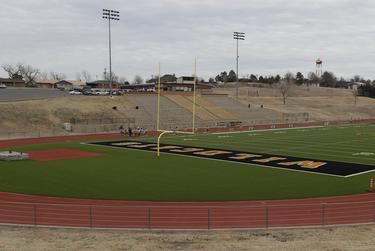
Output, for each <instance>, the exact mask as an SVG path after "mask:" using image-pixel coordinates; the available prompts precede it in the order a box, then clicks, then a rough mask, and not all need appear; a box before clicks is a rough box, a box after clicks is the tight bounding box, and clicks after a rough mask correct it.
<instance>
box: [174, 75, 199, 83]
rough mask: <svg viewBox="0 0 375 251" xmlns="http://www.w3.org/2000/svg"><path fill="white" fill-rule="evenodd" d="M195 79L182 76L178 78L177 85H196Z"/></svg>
mask: <svg viewBox="0 0 375 251" xmlns="http://www.w3.org/2000/svg"><path fill="white" fill-rule="evenodd" d="M194 79H195V78H194V77H187V76H182V77H179V78H177V80H176V83H177V84H194Z"/></svg>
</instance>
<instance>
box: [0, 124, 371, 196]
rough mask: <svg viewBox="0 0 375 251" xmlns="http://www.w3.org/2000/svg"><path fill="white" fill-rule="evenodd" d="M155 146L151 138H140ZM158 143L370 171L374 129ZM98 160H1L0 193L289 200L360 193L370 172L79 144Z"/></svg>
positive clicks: (77, 144) (53, 145) (47, 146)
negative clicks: (333, 172)
mask: <svg viewBox="0 0 375 251" xmlns="http://www.w3.org/2000/svg"><path fill="white" fill-rule="evenodd" d="M142 141H150V142H154V141H155V138H142ZM162 142H163V143H171V144H179V145H191V146H202V147H203V146H204V147H211V148H221V149H233V150H241V151H249V152H257V153H271V154H279V155H288V156H296V157H305V158H314V159H322V160H334V161H341V162H349V163H360V164H370V165H375V155H368V156H364V155H353V154H355V153H360V152H369V153H375V125H374V124H369V125H347V126H329V127H315V128H298V129H292V130H269V131H253V132H243V133H228V134H202V135H194V136H190V135H180V136H166V137H164V138H163V139H162ZM52 148H71V149H78V150H84V151H94V152H100V153H103V154H104V155H103V156H102V157H94V158H81V159H71V160H58V161H57V160H56V161H48V162H37V161H21V162H0V191H2V192H16V193H24V194H36V195H48V196H59V197H74V198H95V199H114V200H137V201H142V200H147V201H238V200H266V199H292V198H293V199H294V198H307V197H322V196H335V195H346V194H359V193H364V192H366V190H367V189H368V187H369V179H370V176H372V175H374V174H375V172H373V173H367V174H362V175H359V176H355V177H351V178H340V177H332V176H326V175H319V174H309V173H302V172H295V171H288V170H279V169H272V168H268V167H260V166H252V165H243V164H236V163H228V162H222V161H214V160H207V159H198V158H191V157H185V156H177V155H168V154H162V156H161V157H159V158H158V157H156V153H152V152H142V151H136V150H125V149H114V148H106V147H102V146H94V145H85V144H81V142H69V143H49V144H40V145H32V146H24V147H16V148H14V149H13V150H16V151H28V150H44V149H52Z"/></svg>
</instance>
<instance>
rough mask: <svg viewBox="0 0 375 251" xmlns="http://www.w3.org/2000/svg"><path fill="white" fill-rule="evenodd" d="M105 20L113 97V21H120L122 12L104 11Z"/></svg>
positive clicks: (110, 93)
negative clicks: (106, 20) (106, 23)
mask: <svg viewBox="0 0 375 251" xmlns="http://www.w3.org/2000/svg"><path fill="white" fill-rule="evenodd" d="M103 19H108V38H109V39H108V44H109V85H110V87H109V90H110V91H109V95H110V96H111V97H112V84H113V79H112V44H111V20H115V21H120V12H119V11H117V10H108V9H103Z"/></svg>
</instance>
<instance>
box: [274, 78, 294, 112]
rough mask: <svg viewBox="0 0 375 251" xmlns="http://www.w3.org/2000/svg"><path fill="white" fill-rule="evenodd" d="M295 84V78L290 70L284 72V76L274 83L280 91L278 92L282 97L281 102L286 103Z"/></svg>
mask: <svg viewBox="0 0 375 251" xmlns="http://www.w3.org/2000/svg"><path fill="white" fill-rule="evenodd" d="M294 85H295V78H294V75H293V74H292V73H290V72H288V73H286V74H285V76H284V78H283V79H282V80H281V81H280V83H278V84H276V88H277V89H278V90H279V91H280V94H281V96H282V98H283V104H284V105H285V104H286V100H287V98H288V97H289V96H290V94H291V90H292V89H293V86H294Z"/></svg>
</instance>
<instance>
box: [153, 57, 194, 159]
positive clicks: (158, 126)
mask: <svg viewBox="0 0 375 251" xmlns="http://www.w3.org/2000/svg"><path fill="white" fill-rule="evenodd" d="M196 83H197V59H195V61H194V84H193V112H192V127H191V128H192V129H191V132H188V131H178V130H175V131H172V130H162V129H160V97H161V81H160V63H159V67H158V91H157V93H158V99H157V115H156V131H157V132H159V133H160V134H159V136H158V141H157V156H160V141H161V138H162V137H163V136H164V135H165V134H189V135H193V134H195V109H196V108H195V106H196V85H197V84H196Z"/></svg>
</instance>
